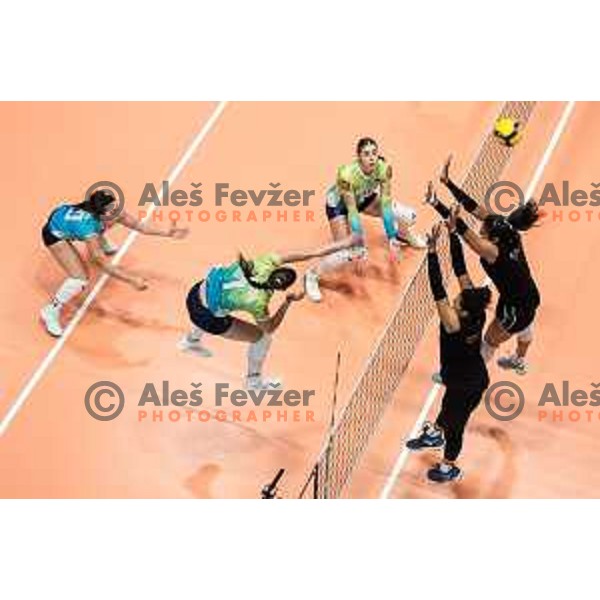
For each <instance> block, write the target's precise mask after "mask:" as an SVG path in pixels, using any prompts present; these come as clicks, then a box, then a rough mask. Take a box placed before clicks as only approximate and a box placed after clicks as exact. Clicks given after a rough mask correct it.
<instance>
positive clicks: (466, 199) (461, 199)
mask: <svg viewBox="0 0 600 600" xmlns="http://www.w3.org/2000/svg"><path fill="white" fill-rule="evenodd" d="M451 162H452V155H450V156H449V157H448V160H447V161H446V164H445V165H444V168H443V169H442V174H441V175H440V181H441V182H442V183H443V184H444V185H445V186H446V187H447V188H448V189H449V190H450V192H451V193H452V195H453V196H454V198H455V199H456V201H457V202H458V203H459V204H460V205H461V206H462V207H463V208H464V209H465V210H466V211H467V212H470V213H471V214H472V215H473V216H474V217H476V218H477V219H479V220H480V221H483V219H485V218H486V217H487V216H488V214H489V213H488V211H487V210H486V209H485V207H484V206H482V205H481V204H479V203H478V202H477V201H476V200H475V199H474V198H472V197H471V196H469V194H467V193H466V192H465V191H464V190H462V189H461V188H459V187H458V186H457V185H456V184H455V183H454V182H453V181H452V179H450V163H451Z"/></svg>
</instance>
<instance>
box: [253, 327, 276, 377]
mask: <svg viewBox="0 0 600 600" xmlns="http://www.w3.org/2000/svg"><path fill="white" fill-rule="evenodd" d="M272 340H273V336H272V335H270V334H268V333H263V335H262V337H261V338H260V340H258V342H254V343H253V344H250V346H248V377H260V376H261V374H262V368H263V364H264V362H265V358H266V357H267V352H268V351H269V347H270V346H271V341H272Z"/></svg>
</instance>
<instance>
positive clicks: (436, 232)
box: [427, 222, 443, 252]
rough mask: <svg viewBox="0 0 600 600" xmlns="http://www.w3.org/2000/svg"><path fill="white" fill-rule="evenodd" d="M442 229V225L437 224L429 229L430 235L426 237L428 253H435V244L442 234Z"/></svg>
mask: <svg viewBox="0 0 600 600" xmlns="http://www.w3.org/2000/svg"><path fill="white" fill-rule="evenodd" d="M442 227H443V224H442V223H441V222H438V223H436V224H435V225H434V226H433V227H432V228H431V233H430V234H429V235H428V236H427V249H428V250H429V252H436V251H437V244H438V240H439V239H440V235H441V233H442Z"/></svg>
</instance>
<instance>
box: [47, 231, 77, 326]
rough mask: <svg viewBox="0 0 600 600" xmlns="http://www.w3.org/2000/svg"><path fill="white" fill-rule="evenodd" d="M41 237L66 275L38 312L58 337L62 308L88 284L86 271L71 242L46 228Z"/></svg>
mask: <svg viewBox="0 0 600 600" xmlns="http://www.w3.org/2000/svg"><path fill="white" fill-rule="evenodd" d="M42 239H43V241H44V244H45V246H46V247H47V248H48V250H49V252H50V254H51V255H52V257H53V258H54V260H55V261H56V262H57V263H58V264H59V265H60V267H61V268H62V269H63V271H64V272H65V273H66V275H67V278H66V279H65V280H64V281H63V283H62V284H61V286H60V287H59V289H58V290H57V292H56V294H54V296H53V298H52V300H51V301H50V303H49V304H47V305H46V306H44V308H42V311H41V313H40V316H41V319H42V321H43V322H44V325H45V326H46V330H47V331H48V333H49V334H50V335H52V336H54V337H60V336H61V335H62V333H63V327H62V325H61V312H62V309H63V307H64V305H65V304H67V302H69V301H70V300H72V299H73V298H75V297H76V296H78V295H79V294H81V292H83V290H84V289H85V287H86V285H87V284H88V271H87V268H86V266H85V263H84V262H83V259H82V258H81V256H80V254H79V252H78V251H77V249H76V248H75V246H74V245H73V244H72V243H71V242H68V241H65V240H59V239H58V238H56V237H55V236H53V235H52V234H51V233H50V232H49V231H48V230H47V229H46V228H44V230H43V231H42Z"/></svg>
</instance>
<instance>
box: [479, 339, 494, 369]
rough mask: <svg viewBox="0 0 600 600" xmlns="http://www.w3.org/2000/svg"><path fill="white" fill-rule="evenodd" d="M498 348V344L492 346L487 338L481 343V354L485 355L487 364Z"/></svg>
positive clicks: (484, 358)
mask: <svg viewBox="0 0 600 600" xmlns="http://www.w3.org/2000/svg"><path fill="white" fill-rule="evenodd" d="M497 348H498V346H491V345H490V344H488V343H487V342H486V341H485V340H483V342H482V343H481V356H483V360H484V361H485V362H486V364H487V363H489V362H490V360H491V359H492V356H494V352H496V349H497Z"/></svg>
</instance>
